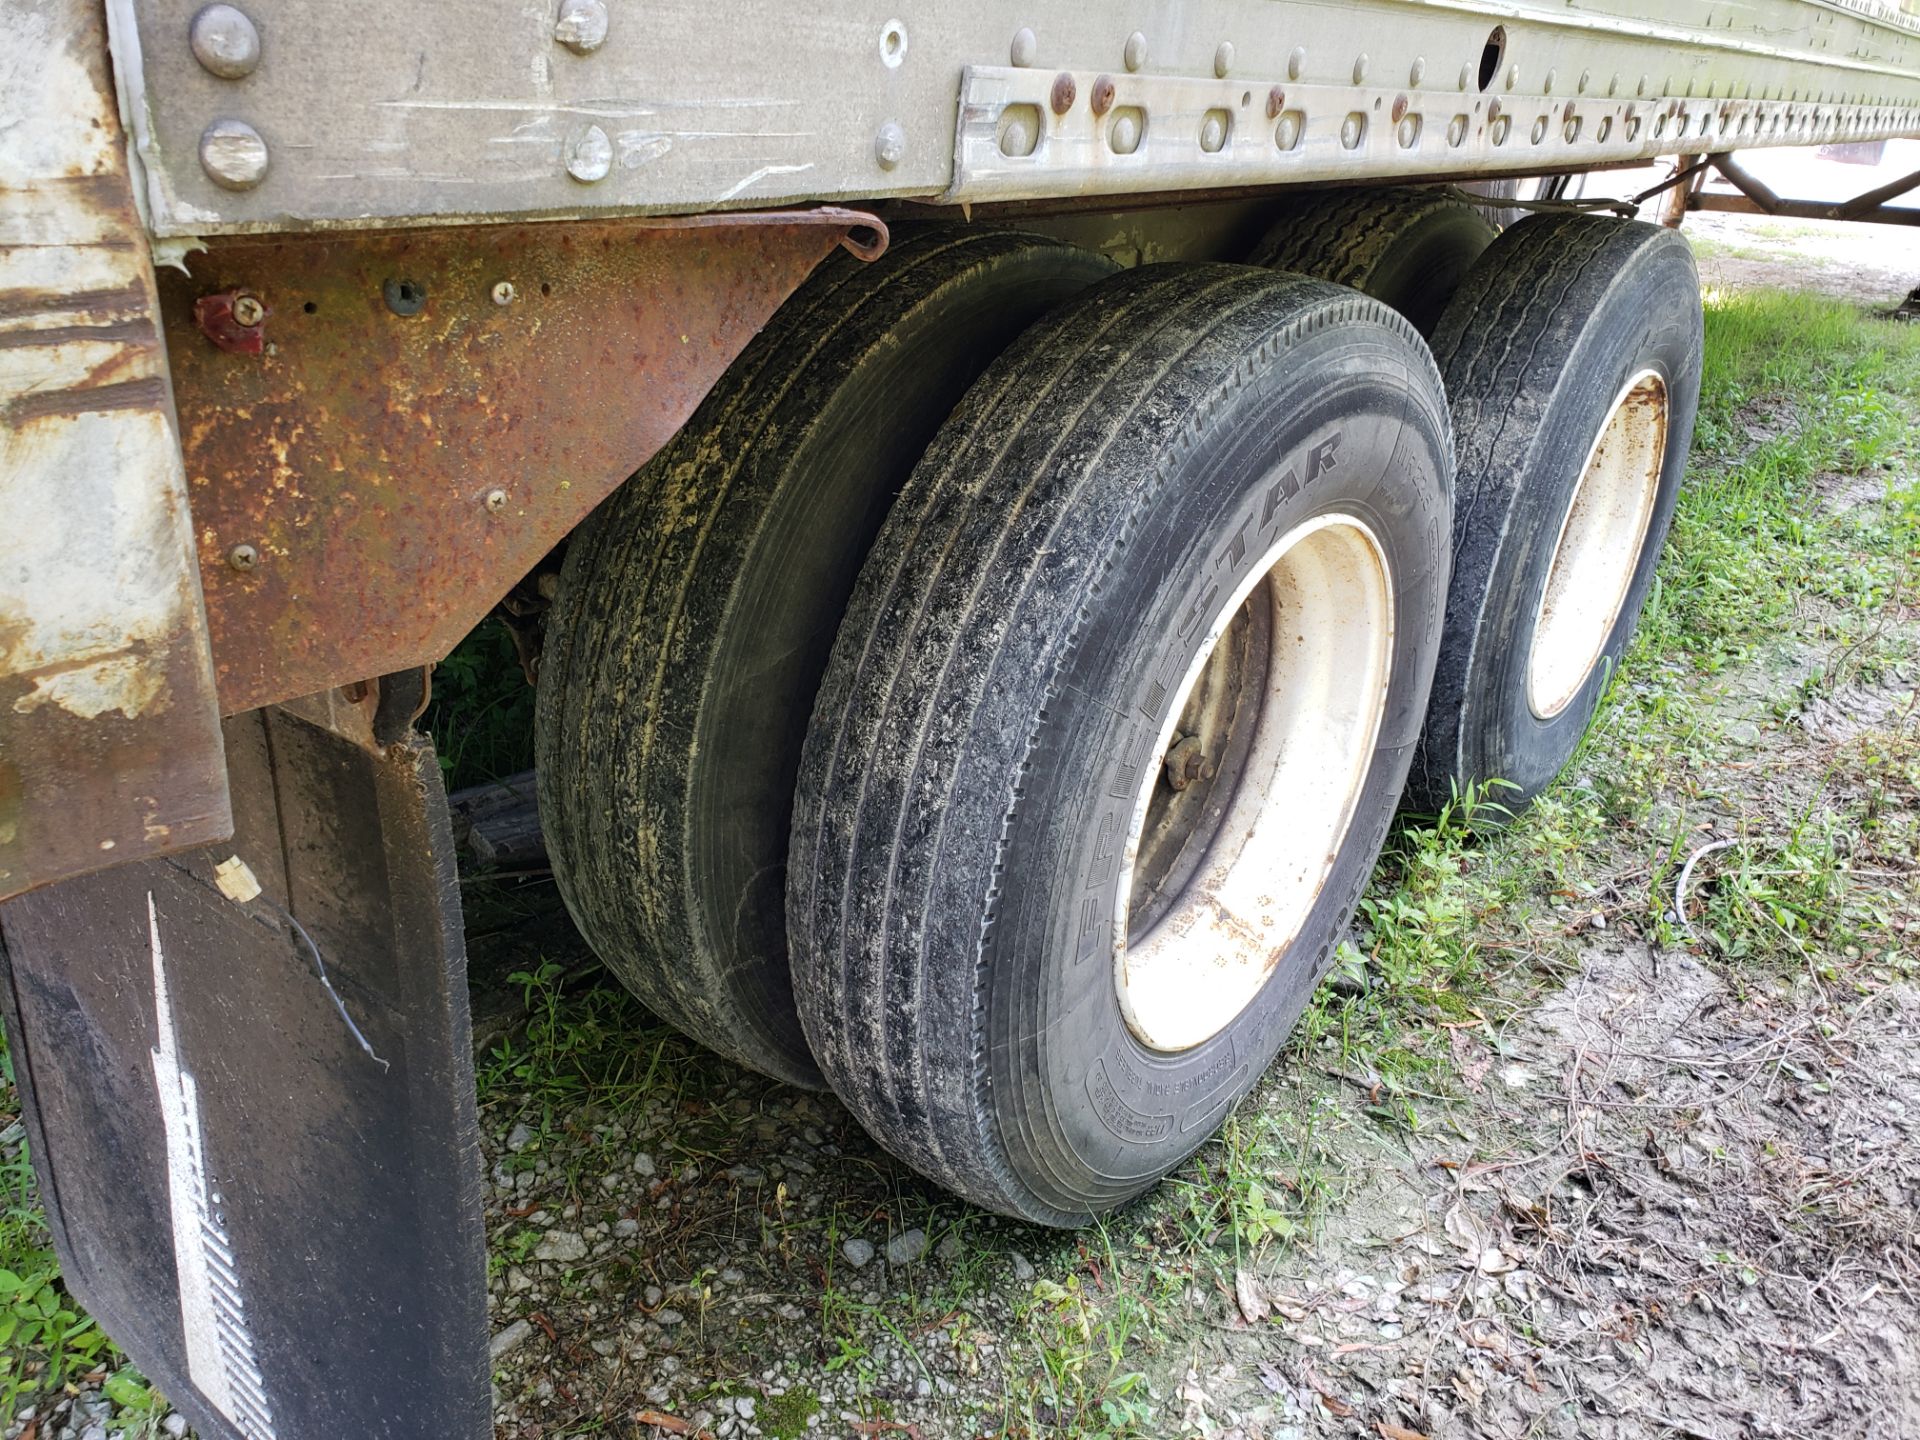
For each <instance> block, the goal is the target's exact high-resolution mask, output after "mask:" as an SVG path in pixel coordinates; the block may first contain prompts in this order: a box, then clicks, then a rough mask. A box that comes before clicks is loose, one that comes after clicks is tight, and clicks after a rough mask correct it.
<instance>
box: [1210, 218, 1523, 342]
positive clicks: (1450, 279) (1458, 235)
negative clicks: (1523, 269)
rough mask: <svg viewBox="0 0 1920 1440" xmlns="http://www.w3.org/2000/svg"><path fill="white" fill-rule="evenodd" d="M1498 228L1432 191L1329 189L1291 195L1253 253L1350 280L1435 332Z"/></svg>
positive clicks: (1276, 266)
mask: <svg viewBox="0 0 1920 1440" xmlns="http://www.w3.org/2000/svg"><path fill="white" fill-rule="evenodd" d="M1498 233H1499V230H1498V229H1497V228H1496V227H1495V226H1494V224H1493V222H1492V221H1490V220H1489V219H1487V217H1486V216H1485V215H1483V214H1481V213H1480V211H1479V210H1478V209H1476V208H1475V207H1474V206H1472V205H1467V204H1464V203H1462V202H1461V201H1458V200H1453V199H1450V198H1448V197H1447V196H1446V195H1443V194H1440V193H1439V192H1437V191H1433V190H1322V191H1318V192H1316V193H1314V194H1311V195H1306V196H1302V197H1301V198H1299V199H1298V200H1294V201H1291V202H1289V203H1288V204H1287V207H1286V209H1285V210H1284V211H1283V212H1282V215H1281V218H1280V219H1278V220H1277V221H1275V222H1274V224H1273V226H1272V228H1271V229H1269V230H1268V231H1267V234H1266V238H1265V239H1263V240H1262V241H1261V242H1260V244H1259V245H1258V246H1256V247H1255V248H1254V252H1253V254H1252V255H1250V256H1248V257H1247V258H1248V262H1249V263H1250V264H1254V265H1264V266H1266V267H1267V268H1268V269H1270V270H1291V271H1294V272H1295V273H1297V274H1301V275H1313V276H1316V277H1318V278H1319V279H1322V280H1331V281H1333V282H1334V283H1335V284H1336V285H1350V286H1352V287H1353V288H1354V289H1355V290H1358V291H1360V292H1361V293H1362V294H1364V295H1371V296H1373V298H1374V299H1376V300H1379V301H1381V302H1382V303H1384V304H1387V305H1391V306H1392V307H1393V308H1394V309H1395V310H1398V311H1399V312H1400V313H1401V314H1402V315H1404V316H1406V317H1407V318H1408V319H1409V320H1411V321H1412V322H1413V325H1414V328H1415V329H1417V330H1418V331H1419V332H1420V333H1421V334H1422V335H1431V334H1432V333H1433V327H1434V325H1435V323H1436V322H1437V321H1438V320H1439V318H1440V312H1441V311H1442V310H1443V309H1445V308H1446V304H1447V301H1448V300H1450V299H1452V298H1453V292H1454V291H1455V290H1456V289H1457V288H1458V287H1459V284H1460V281H1461V279H1462V278H1463V277H1464V276H1465V275H1466V273H1467V270H1468V268H1469V267H1470V266H1472V264H1473V262H1474V261H1475V260H1477V259H1479V258H1480V253H1481V252H1482V251H1483V250H1485V249H1486V248H1487V246H1488V245H1490V244H1492V243H1493V237H1494V236H1495V235H1497V234H1498Z"/></svg>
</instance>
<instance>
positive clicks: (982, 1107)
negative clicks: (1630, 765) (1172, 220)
mask: <svg viewBox="0 0 1920 1440" xmlns="http://www.w3.org/2000/svg"><path fill="white" fill-rule="evenodd" d="M1450 463H1451V448H1450V441H1449V436H1448V431H1447V419H1446V409H1445V404H1444V400H1443V398H1442V394H1441V391H1440V387H1439V378H1438V376H1437V374H1436V373H1435V372H1434V370H1433V367H1432V363H1431V360H1430V357H1429V356H1428V354H1427V351H1426V347H1425V346H1424V344H1423V343H1422V342H1421V341H1420V339H1419V337H1418V336H1417V335H1416V334H1415V333H1414V332H1413V329H1412V327H1411V326H1409V325H1408V324H1407V323H1406V322H1405V321H1404V320H1403V319H1401V318H1400V317H1399V316H1397V315H1395V314H1393V312H1391V311H1389V310H1387V309H1386V308H1385V307H1384V306H1382V305H1380V304H1379V303H1378V302H1376V301H1373V300H1369V299H1367V298H1366V297H1364V296H1361V295H1357V294H1355V293H1354V292H1353V291H1351V290H1345V289H1341V288H1339V287H1336V286H1331V285H1327V284H1325V283H1323V282H1320V281H1316V280H1309V279H1304V278H1301V277H1299V276H1287V275H1274V274H1271V273H1268V272H1263V271H1259V270H1255V269H1250V268H1245V267H1239V266H1218V265H1216V266H1184V265H1181V266H1150V267H1146V268H1144V269H1140V270H1136V271H1132V272H1129V273H1127V274H1125V275H1122V276H1119V277H1116V278H1114V279H1112V280H1109V281H1106V282H1104V283H1103V284H1102V285H1100V286H1098V287H1096V288H1095V289H1093V290H1090V291H1088V292H1087V293H1086V294H1084V295H1082V296H1081V297H1079V298H1078V299H1076V300H1074V301H1072V302H1069V303H1068V304H1067V305H1065V306H1063V307H1062V308H1061V309H1060V310H1059V311H1058V312H1056V313H1055V314H1054V315H1052V316H1050V317H1049V318H1048V319H1047V320H1045V321H1043V322H1042V323H1041V324H1040V325H1039V326H1036V327H1035V328H1034V329H1033V330H1031V331H1029V332H1028V333H1027V334H1026V335H1025V336H1023V337H1022V338H1021V340H1020V341H1019V342H1018V343H1017V344H1016V345H1015V346H1013V347H1012V348H1011V349H1010V350H1009V351H1008V353H1007V354H1006V355H1005V356H1003V357H1002V359H1001V360H1000V361H999V362H997V363H996V364H995V366H994V367H993V368H992V369H991V370H989V371H988V372H987V374H986V375H985V376H984V377H983V378H982V379H981V381H980V383H979V384H978V385H977V386H976V387H975V388H974V389H973V391H972V392H971V393H970V394H969V395H968V397H967V400H966V401H965V403H964V404H963V405H962V406H961V408H960V409H959V410H958V411H956V412H955V414H954V416H953V418H952V419H951V420H950V421H949V422H948V424H947V425H946V426H945V427H944V428H943V429H942V431H941V433H940V436H939V438H938V439H937V440H936V441H935V442H934V445H933V447H932V448H931V449H930V450H929V451H928V454H927V456H926V458H925V459H924V460H923V461H922V462H921V464H920V466H919V467H918V468H917V469H916V470H915V472H914V475H913V479H912V481H911V482H910V483H909V485H908V486H907V489H906V490H905V491H904V492H902V495H901V497H900V500H899V501H898V502H897V503H896V505H895V507H894V510H893V513H892V514H891V515H890V516H889V518H888V521H887V525H886V528H885V530H884V531H883V533H882V535H881V538H880V540H879V542H878V543H877V544H876V545H875V547H874V549H873V552H872V555H871V557H870V558H869V560H868V562H867V565H866V567H865V568H864V570H863V571H862V573H861V577H860V583H859V586H858V588H857V590H856V592H855V595H854V598H853V600H852V602H851V604H850V606H849V608H848V613H847V618H846V621H845V622H844V623H843V625H842V626H841V630H840V635H839V638H838V639H837V640H836V641H835V644H834V650H833V658H832V660H831V662H830V664H829V666H828V670H827V675H826V678H825V679H824V681H823V682H822V686H821V691H820V696H819V700H818V702H817V704H816V706H815V710H814V717H813V723H812V726H811V727H810V729H809V731H808V734H807V745H806V751H805V754H804V756H803V759H802V763H801V774H800V784H799V788H798V791H797V793H796V797H795V805H794V832H793V844H792V849H791V852H790V853H791V863H790V866H789V869H788V881H787V884H788V892H787V893H788V932H789V935H790V938H791V943H792V947H793V949H792V955H793V967H794V989H795V995H796V998H797V999H798V1001H799V1004H800V1010H801V1018H802V1020H803V1022H804V1024H805V1026H806V1031H807V1035H808V1038H809V1039H810V1040H811V1042H812V1044H813V1050H814V1054H815V1055H816V1056H817V1057H818V1058H819V1061H820V1065H821V1068H822V1070H823V1071H824V1072H825V1074H826V1076H827V1078H828V1080H829V1081H830V1082H831V1083H832V1085H833V1087H834V1089H835V1091H836V1092H838V1094H839V1095H840V1098H841V1099H842V1100H843V1101H844V1102H845V1103H846V1104H847V1105H848V1106H849V1107H850V1108H851V1109H852V1111H853V1112H854V1114H855V1115H857V1116H858V1117H859V1118H860V1120H861V1121H862V1122H863V1123H864V1124H865V1125H866V1126H867V1128H868V1130H869V1131H870V1132H871V1133H872V1134H873V1135H874V1136H875V1138H877V1139H878V1140H879V1141H880V1143H881V1144H883V1145H885V1146H886V1147H887V1148H888V1149H889V1150H891V1151H892V1152H893V1153H894V1154H896V1155H898V1156H899V1157H901V1158H902V1159H904V1160H905V1161H906V1162H907V1163H909V1164H911V1165H913V1166H915V1167H916V1168H918V1169H919V1170H921V1171H922V1172H924V1173H925V1174H927V1175H928V1176H930V1177H932V1178H933V1179H935V1180H937V1181H938V1182H939V1183H941V1184H943V1185H945V1186H947V1187H948V1188H949V1189H951V1190H953V1191H955V1192H957V1193H958V1194H960V1195H963V1196H965V1197H967V1198H968V1199H970V1200H973V1201H975V1202H977V1203H979V1204H981V1205H984V1206H987V1207H990V1208H992V1209H994V1210H998V1211H1001V1212H1003V1213H1006V1214H1011V1215H1017V1216H1021V1217H1024V1218H1026V1219H1029V1220H1035V1221H1040V1222H1044V1223H1050V1224H1074V1223H1079V1222H1082V1221H1084V1220H1086V1219H1087V1218H1088V1217H1089V1216H1092V1215H1096V1214H1098V1213H1100V1212H1102V1211H1104V1210H1107V1209H1110V1208H1111V1207H1113V1206H1115V1205H1118V1204H1120V1203H1122V1202H1124V1201H1125V1200H1127V1199H1129V1198H1130V1197H1132V1196H1135V1195H1137V1194H1139V1193H1140V1192H1141V1191H1143V1190H1145V1189H1147V1188H1148V1187H1150V1186H1151V1185H1152V1184H1153V1183H1154V1182H1155V1180H1156V1179H1157V1178H1158V1177H1159V1176H1160V1175H1162V1174H1163V1173H1164V1172H1165V1171H1167V1170H1168V1169H1169V1168H1171V1167H1172V1166H1173V1165H1175V1164H1177V1163H1178V1162H1179V1161H1180V1160H1181V1159H1183V1158H1184V1157H1185V1156H1187V1155H1188V1154H1190V1153H1191V1152H1192V1151H1193V1150H1194V1149H1195V1148H1196V1147H1197V1146H1199V1145H1200V1144H1201V1143H1202V1141H1203V1140H1205V1138H1206V1137H1207V1135H1208V1133H1209V1132H1210V1131H1211V1130H1212V1128H1213V1127H1214V1126H1215V1124H1216V1123H1217V1122H1218V1121H1219V1119H1220V1117H1221V1116H1222V1115H1223V1114H1224V1113H1225V1111H1226V1109H1227V1107H1228V1106H1229V1105H1230V1104H1232V1102H1233V1101H1234V1100H1235V1099H1236V1098H1237V1097H1238V1096H1240V1095H1241V1094H1243V1093H1245V1091H1246V1090H1247V1089H1248V1088H1249V1087H1250V1086H1251V1085H1252V1084H1253V1082H1254V1081H1255V1079H1256V1078H1257V1077H1258V1076H1259V1074H1260V1072H1261V1070H1262V1069H1263V1068H1264V1067H1265V1066H1266V1064H1267V1063H1268V1062H1269V1061H1270V1060H1271V1059H1272V1057H1273V1055H1274V1053H1275V1052H1276V1051H1277V1049H1278V1048H1279V1046H1280V1044H1281V1042H1282V1040H1283V1039H1284V1038H1285V1036H1286V1034H1287V1031H1288V1029H1289V1028H1290V1027H1291V1026H1292V1024H1293V1022H1294V1020H1295V1018H1296V1017H1297V1016H1298V1014H1299V1012H1300V1010H1301V1008H1302V1006H1303V1005H1304V1004H1305V1002H1306V999H1307V997H1308V995H1309V993H1310V991H1311V990H1312V987H1313V985H1314V983H1315V982H1316V980H1317V979H1318V978H1319V977H1320V975H1321V974H1322V973H1323V970H1324V968H1325V966H1326V963H1327V960H1328V957H1329V955H1330V953H1331V950H1332V947H1333V945H1334V943H1335V941H1336V939H1337V937H1338V936H1339V935H1340V933H1341V931H1342V927H1343V926H1344V925H1345V923H1346V921H1347V919H1348V917H1349V915H1350V913H1351V911H1352V909H1353V906H1354V904H1355V901H1356V898H1357V896H1358V893H1359V891H1360V888H1361V886H1362V885H1363V884H1364V883H1365V881H1366V879H1367V876H1368V874H1369V872H1370V871H1371V869H1372V867H1373V863H1374V860H1375V858H1376V855H1377V853H1378V850H1379V847H1380V844H1381V842H1382V840H1383V838H1384V836H1385V833H1386V827H1387V824H1388V821H1389V819H1390V816H1391V813H1392V811H1393V809H1394V806H1395V802H1396V800H1397V798H1398V795H1399V792H1400V787H1401V784H1402V782H1403V779H1404V775H1405V769H1406V765H1407V763H1408V760H1409V758H1410V756H1411V746H1412V744H1413V741H1414V738H1415V735H1416V734H1417V731H1418V726H1419V722H1420V717H1421V715H1422V714H1423V713H1424V711H1425V705H1426V689H1427V683H1428V672H1429V667H1430V665H1431V663H1432V656H1433V653H1434V650H1435V647H1436V645H1437V643H1438V623H1439V612H1440V607H1441V604H1442V599H1443V596H1444V593H1445V584H1446V536H1447V533H1448V519H1449V515H1448V500H1447V486H1448V471H1449V468H1450ZM1215 636H1221V637H1222V638H1221V639H1220V641H1219V644H1218V645H1214V644H1213V643H1212V641H1213V637H1215ZM1222 657H1224V659H1225V662H1226V663H1225V664H1224V666H1223V668H1222V669H1221V671H1220V672H1219V675H1220V678H1221V683H1220V685H1219V686H1218V687H1215V686H1214V681H1213V680H1212V679H1210V678H1208V677H1212V676H1215V674H1216V671H1215V662H1216V661H1220V660H1221V659H1222ZM1203 661H1204V662H1205V663H1204V664H1203V663H1202V662H1203ZM1203 691H1205V692H1207V693H1208V695H1209V696H1215V697H1217V696H1218V695H1226V696H1229V697H1231V698H1232V699H1233V701H1234V703H1233V704H1232V705H1225V706H1220V707H1217V713H1218V714H1219V715H1221V716H1225V717H1228V718H1227V719H1225V720H1224V721H1222V722H1221V724H1220V725H1219V726H1218V727H1217V728H1216V729H1215V730H1214V731H1213V739H1212V740H1209V741H1208V744H1209V745H1212V744H1213V743H1214V740H1217V741H1218V742H1219V743H1218V748H1217V750H1215V751H1214V753H1213V754H1212V756H1211V759H1210V760H1209V759H1208V758H1207V757H1201V756H1193V755H1191V754H1190V753H1189V755H1188V757H1187V758H1188V759H1191V760H1194V761H1195V762H1196V763H1194V764H1193V765H1192V766H1191V767H1190V768H1189V769H1187V770H1185V771H1184V772H1183V774H1184V775H1185V776H1187V777H1188V778H1189V781H1190V783H1191V784H1193V785H1194V786H1195V787H1196V788H1200V787H1210V788H1201V789H1200V794H1201V796H1202V797H1204V799H1205V803H1204V804H1203V805H1200V806H1197V807H1194V808H1193V809H1191V810H1189V811H1187V812H1184V815H1185V818H1184V819H1183V820H1182V825H1184V826H1186V827H1187V828H1186V830H1185V832H1184V834H1185V838H1184V840H1183V844H1186V845H1191V846H1198V847H1199V850H1198V851H1197V852H1196V853H1195V854H1194V855H1191V856H1189V855H1188V854H1187V852H1186V851H1184V850H1182V851H1178V852H1175V851H1172V850H1170V849H1168V847H1165V846H1163V845H1161V843H1160V838H1159V836H1158V832H1157V831H1155V829H1154V821H1153V816H1154V813H1155V810H1156V807H1158V809H1159V811H1160V813H1161V815H1162V817H1163V818H1164V816H1165V815H1166V813H1168V806H1169V805H1171V803H1172V802H1171V801H1163V796H1162V790H1163V789H1167V790H1168V791H1169V793H1172V792H1171V780H1170V779H1169V778H1164V777H1167V776H1168V775H1169V773H1170V772H1169V767H1168V765H1167V763H1166V762H1167V760H1168V759H1169V757H1173V758H1178V752H1179V749H1180V745H1181V744H1183V743H1184V741H1180V742H1176V743H1175V744H1173V745H1171V746H1169V745H1168V743H1167V742H1168V741H1169V739H1170V738H1172V737H1171V730H1170V727H1171V726H1172V725H1173V724H1174V723H1175V722H1176V720H1177V721H1178V722H1179V723H1181V724H1185V723H1187V720H1188V716H1189V715H1190V714H1193V713H1194V712H1195V707H1198V708H1199V709H1200V710H1207V706H1206V705H1203V704H1202V703H1201V696H1202V692H1203ZM1209 703H1211V701H1209ZM1207 713H1208V714H1214V713H1216V712H1215V711H1207ZM1212 723H1213V722H1212V721H1211V720H1207V719H1205V718H1204V717H1203V719H1202V721H1201V724H1202V726H1203V728H1204V727H1205V726H1207V725H1211V724H1212ZM1243 724H1244V727H1245V728H1241V727H1242V725H1243ZM1294 741H1298V742H1299V758H1300V759H1301V760H1303V761H1304V762H1306V763H1302V764H1297V765H1295V767H1294V768H1293V769H1288V768H1287V757H1292V756H1293V755H1294V750H1293V748H1292V742H1294ZM1316 759H1317V760H1320V761H1328V760H1331V761H1332V762H1333V763H1331V764H1315V763H1313V762H1314V761H1315V760H1316ZM1309 771H1310V772H1312V773H1304V772H1309ZM1181 793H1185V792H1184V791H1183V792H1181ZM1149 849H1152V850H1153V852H1154V853H1155V854H1159V855H1161V856H1162V857H1163V858H1164V859H1165V860H1166V864H1165V865H1164V866H1162V867H1161V868H1160V869H1159V870H1158V871H1157V872H1156V875H1155V876H1154V877H1152V879H1153V884H1147V885H1146V890H1145V892H1144V893H1143V891H1142V889H1141V886H1142V884H1145V883H1146V882H1145V881H1144V880H1143V876H1144V875H1145V868H1144V867H1145V860H1144V858H1143V857H1145V856H1146V855H1147V853H1148V851H1149ZM1194 859H1197V860H1199V861H1202V862H1204V863H1199V864H1197V865H1196V864H1194V863H1189V862H1190V861H1191V860H1194ZM1183 876H1184V877H1185V878H1184V880H1183V878H1182V877H1183ZM1163 883H1164V885H1165V887H1166V889H1167V890H1168V891H1170V892H1171V898H1170V900H1169V898H1168V896H1167V895H1163V894H1157V893H1155V891H1154V886H1155V885H1157V884H1163ZM1163 902H1167V903H1163ZM1143 916H1144V917H1145V918H1144V919H1139V918H1137V917H1143ZM1229 916H1231V917H1232V918H1233V921H1234V924H1233V925H1227V924H1225V920H1226V917H1229ZM1235 926H1238V927H1239V928H1241V929H1244V930H1245V932H1246V934H1245V936H1238V935H1237V932H1236V931H1235ZM1189 932H1194V933H1191V934H1190V933H1189ZM1230 932H1232V933H1230ZM1183 937H1186V939H1187V940H1188V941H1190V942H1191V943H1185V944H1183V943H1182V938H1183ZM1163 939H1164V940H1166V941H1167V942H1168V943H1167V944H1166V945H1164V946H1161V945H1159V941H1161V940H1163ZM1156 947H1157V948H1156ZM1136 959H1138V960H1139V961H1140V963H1141V966H1142V967H1143V968H1142V969H1141V971H1140V972H1138V973H1135V972H1134V971H1133V970H1132V969H1131V968H1130V967H1132V965H1133V964H1134V962H1135V960H1136ZM1149 960H1151V961H1152V963H1153V964H1154V965H1155V966H1159V962H1160V961H1161V960H1165V961H1166V962H1167V963H1166V965H1165V966H1162V967H1160V968H1157V969H1156V970H1155V971H1154V973H1153V974H1151V975H1148V974H1147V973H1146V969H1145V967H1146V966H1147V965H1148V963H1149ZM1216 960H1217V961H1218V964H1217V965H1215V964H1214V962H1215V961H1216ZM1215 969H1217V970H1218V971H1219V973H1220V974H1221V975H1222V976H1223V977H1226V978H1225V979H1223V980H1222V982H1221V983H1219V984H1214V983H1212V980H1211V978H1210V972H1211V971H1212V970H1215ZM1183 974H1187V975H1192V976H1193V977H1194V978H1195V988H1194V993H1195V995H1196V996H1200V997H1202V998H1203V999H1204V1001H1205V1003H1204V1004H1203V1005H1200V1006H1197V1007H1196V1006H1183V1005H1180V1004H1177V1003H1174V1002H1173V1001H1171V1000H1170V1001H1168V1003H1166V1004H1143V1003H1139V1002H1140V999H1141V996H1142V995H1144V994H1146V993H1148V992H1151V993H1152V994H1154V995H1158V996H1173V997H1176V998H1177V997H1178V996H1179V995H1180V993H1181V988H1182V987H1181V984H1180V981H1181V979H1182V976H1183ZM1123 976H1125V977H1127V981H1128V983H1127V985H1125V986H1123V984H1122V977H1123ZM1136 982H1137V983H1138V984H1139V985H1140V986H1141V987H1143V988H1142V989H1141V990H1139V991H1138V992H1137V993H1135V992H1134V991H1133V989H1132V987H1133V985H1134V984H1135V983H1136Z"/></svg>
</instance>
